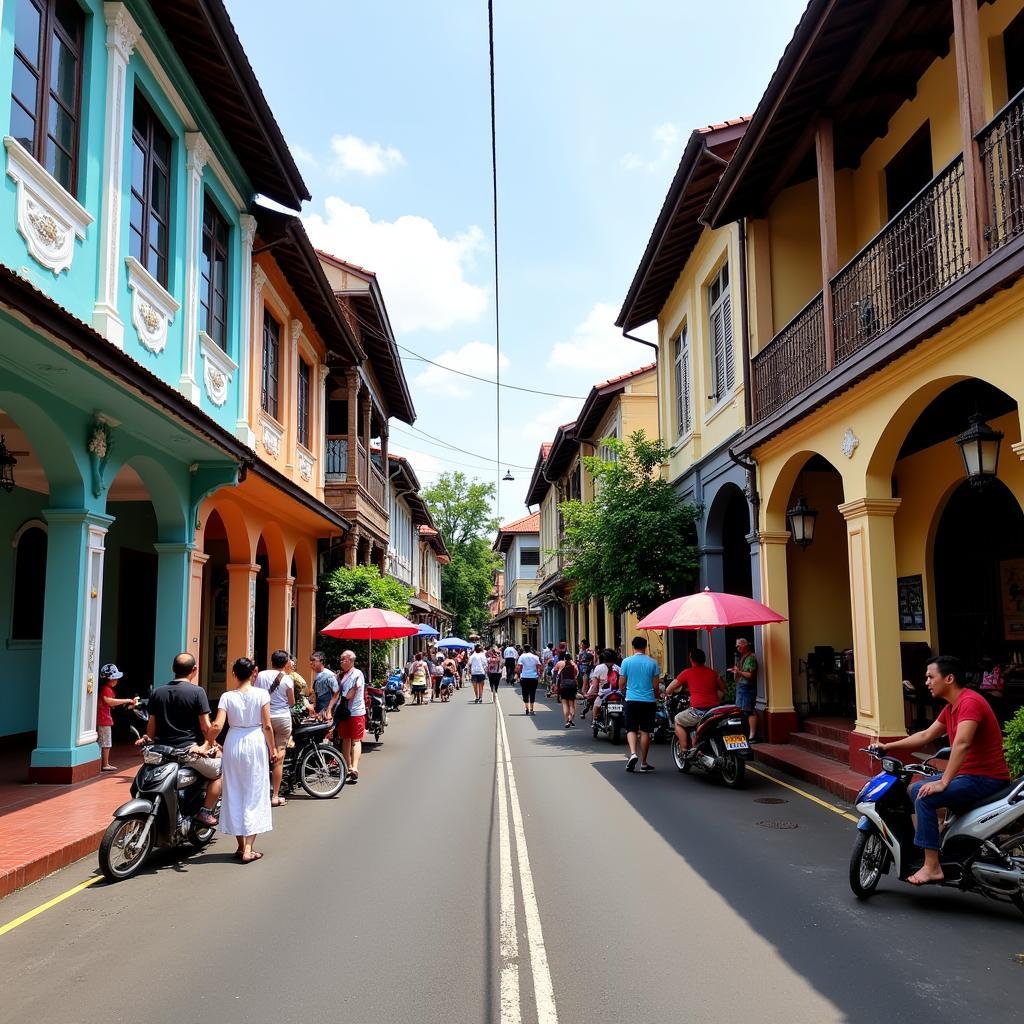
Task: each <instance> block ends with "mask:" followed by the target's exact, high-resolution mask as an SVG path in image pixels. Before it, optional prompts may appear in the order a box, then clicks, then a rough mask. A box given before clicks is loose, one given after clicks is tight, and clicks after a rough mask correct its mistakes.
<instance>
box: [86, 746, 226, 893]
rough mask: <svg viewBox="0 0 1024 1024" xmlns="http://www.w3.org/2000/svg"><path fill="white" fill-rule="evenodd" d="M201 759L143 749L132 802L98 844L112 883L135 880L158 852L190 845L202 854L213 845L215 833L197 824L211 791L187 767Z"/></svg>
mask: <svg viewBox="0 0 1024 1024" xmlns="http://www.w3.org/2000/svg"><path fill="white" fill-rule="evenodd" d="M197 759H198V755H196V754H191V753H189V751H188V749H187V748H180V749H176V748H174V747H167V746H164V745H162V744H155V743H153V744H149V745H148V746H146V747H144V748H143V751H142V767H141V768H140V769H139V772H138V774H137V775H136V776H135V781H134V782H133V783H132V788H131V794H132V799H131V800H128V801H127V802H126V803H123V804H121V806H120V807H118V808H117V810H116V811H114V820H113V821H112V822H111V823H110V824H109V825H108V826H107V830H106V832H104V834H103V839H102V841H101V842H100V850H99V862H100V870H101V871H102V872H103V874H104V875H105V876H106V878H108V879H109V880H110V881H111V882H119V881H122V880H123V879H125V878H131V877H132V876H133V875H135V874H137V873H138V872H139V870H140V869H141V868H142V865H143V864H145V862H146V860H147V859H148V858H149V855H150V854H151V853H152V851H153V849H154V847H157V846H160V847H174V846H182V845H184V844H186V843H188V844H191V845H192V846H194V847H196V848H197V849H200V850H202V849H204V848H205V847H207V846H209V845H210V843H211V842H213V839H214V836H215V835H216V831H217V830H216V829H215V828H213V827H210V826H207V825H203V824H201V823H199V822H197V821H196V820H195V816H196V814H198V813H199V810H200V808H201V807H202V806H203V801H204V800H205V799H206V786H207V780H206V779H205V778H203V776H202V775H200V774H199V772H197V771H196V770H195V769H194V768H191V767H189V764H190V762H194V761H196V760H197ZM217 809H218V810H219V804H218V808H217Z"/></svg>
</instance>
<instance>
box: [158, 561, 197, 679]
mask: <svg viewBox="0 0 1024 1024" xmlns="http://www.w3.org/2000/svg"><path fill="white" fill-rule="evenodd" d="M209 560H210V556H209V555H208V554H206V552H204V551H196V550H194V549H193V551H192V553H191V555H190V572H189V581H188V632H187V641H186V644H185V646H186V647H187V648H188V650H190V651H191V652H192V653H193V654H194V655H195V658H196V661H197V662H198V663H199V664H200V665H202V663H203V661H202V643H203V575H204V571H205V569H206V563H207V562H208V561H209ZM157 678H159V676H158V677H157Z"/></svg>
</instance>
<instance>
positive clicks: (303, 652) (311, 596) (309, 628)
mask: <svg viewBox="0 0 1024 1024" xmlns="http://www.w3.org/2000/svg"><path fill="white" fill-rule="evenodd" d="M316 589H317V588H316V584H315V583H296V584H295V605H296V612H297V613H298V614H297V615H296V620H297V626H296V632H297V637H296V640H295V645H296V647H297V648H298V649H297V650H295V651H293V652H292V653H293V654H294V655H295V657H296V658H297V659H298V662H297V668H298V671H299V672H300V673H302V674H305V672H306V668H307V666H308V665H309V655H310V653H311V652H312V651H313V650H314V649H315V648H316V646H317V636H316ZM309 682H312V680H309Z"/></svg>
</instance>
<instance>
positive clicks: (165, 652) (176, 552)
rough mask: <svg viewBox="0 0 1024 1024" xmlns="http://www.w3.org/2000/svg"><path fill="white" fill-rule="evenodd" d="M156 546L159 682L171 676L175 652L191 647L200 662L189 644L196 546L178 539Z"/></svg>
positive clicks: (156, 666) (155, 673)
mask: <svg viewBox="0 0 1024 1024" xmlns="http://www.w3.org/2000/svg"><path fill="white" fill-rule="evenodd" d="M153 548H154V550H155V551H156V556H157V573H156V642H155V644H154V652H153V679H154V681H155V682H156V685H157V686H159V685H160V683H162V682H167V680H168V679H171V678H172V675H171V663H172V662H173V661H174V657H175V655H177V654H181V653H182V652H183V651H188V653H189V654H191V655H193V656H194V657H195V658H196V661H197V662H198V661H199V655H198V652H197V651H195V650H193V649H191V648H189V647H188V646H187V639H186V628H187V624H188V623H187V615H188V611H187V609H188V598H189V584H190V581H191V578H192V551H193V547H192V545H191V544H188V543H180V542H176V543H170V544H154V545H153Z"/></svg>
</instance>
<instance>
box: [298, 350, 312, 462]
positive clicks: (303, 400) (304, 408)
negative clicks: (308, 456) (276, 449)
mask: <svg viewBox="0 0 1024 1024" xmlns="http://www.w3.org/2000/svg"><path fill="white" fill-rule="evenodd" d="M303 371H305V374H306V376H305V394H303V376H302V374H303ZM312 379H313V368H312V367H311V366H310V365H309V363H307V362H306V360H305V359H303V358H302V356H301V355H300V356H299V365H298V366H297V367H296V368H295V431H296V437H297V438H298V441H299V444H301V445H302V447H303V448H305V449H306V450H307V451H309V450H310V449H309V442H310V440H311V438H310V429H309V421H310V415H309V399H310V384H311V382H312Z"/></svg>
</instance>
